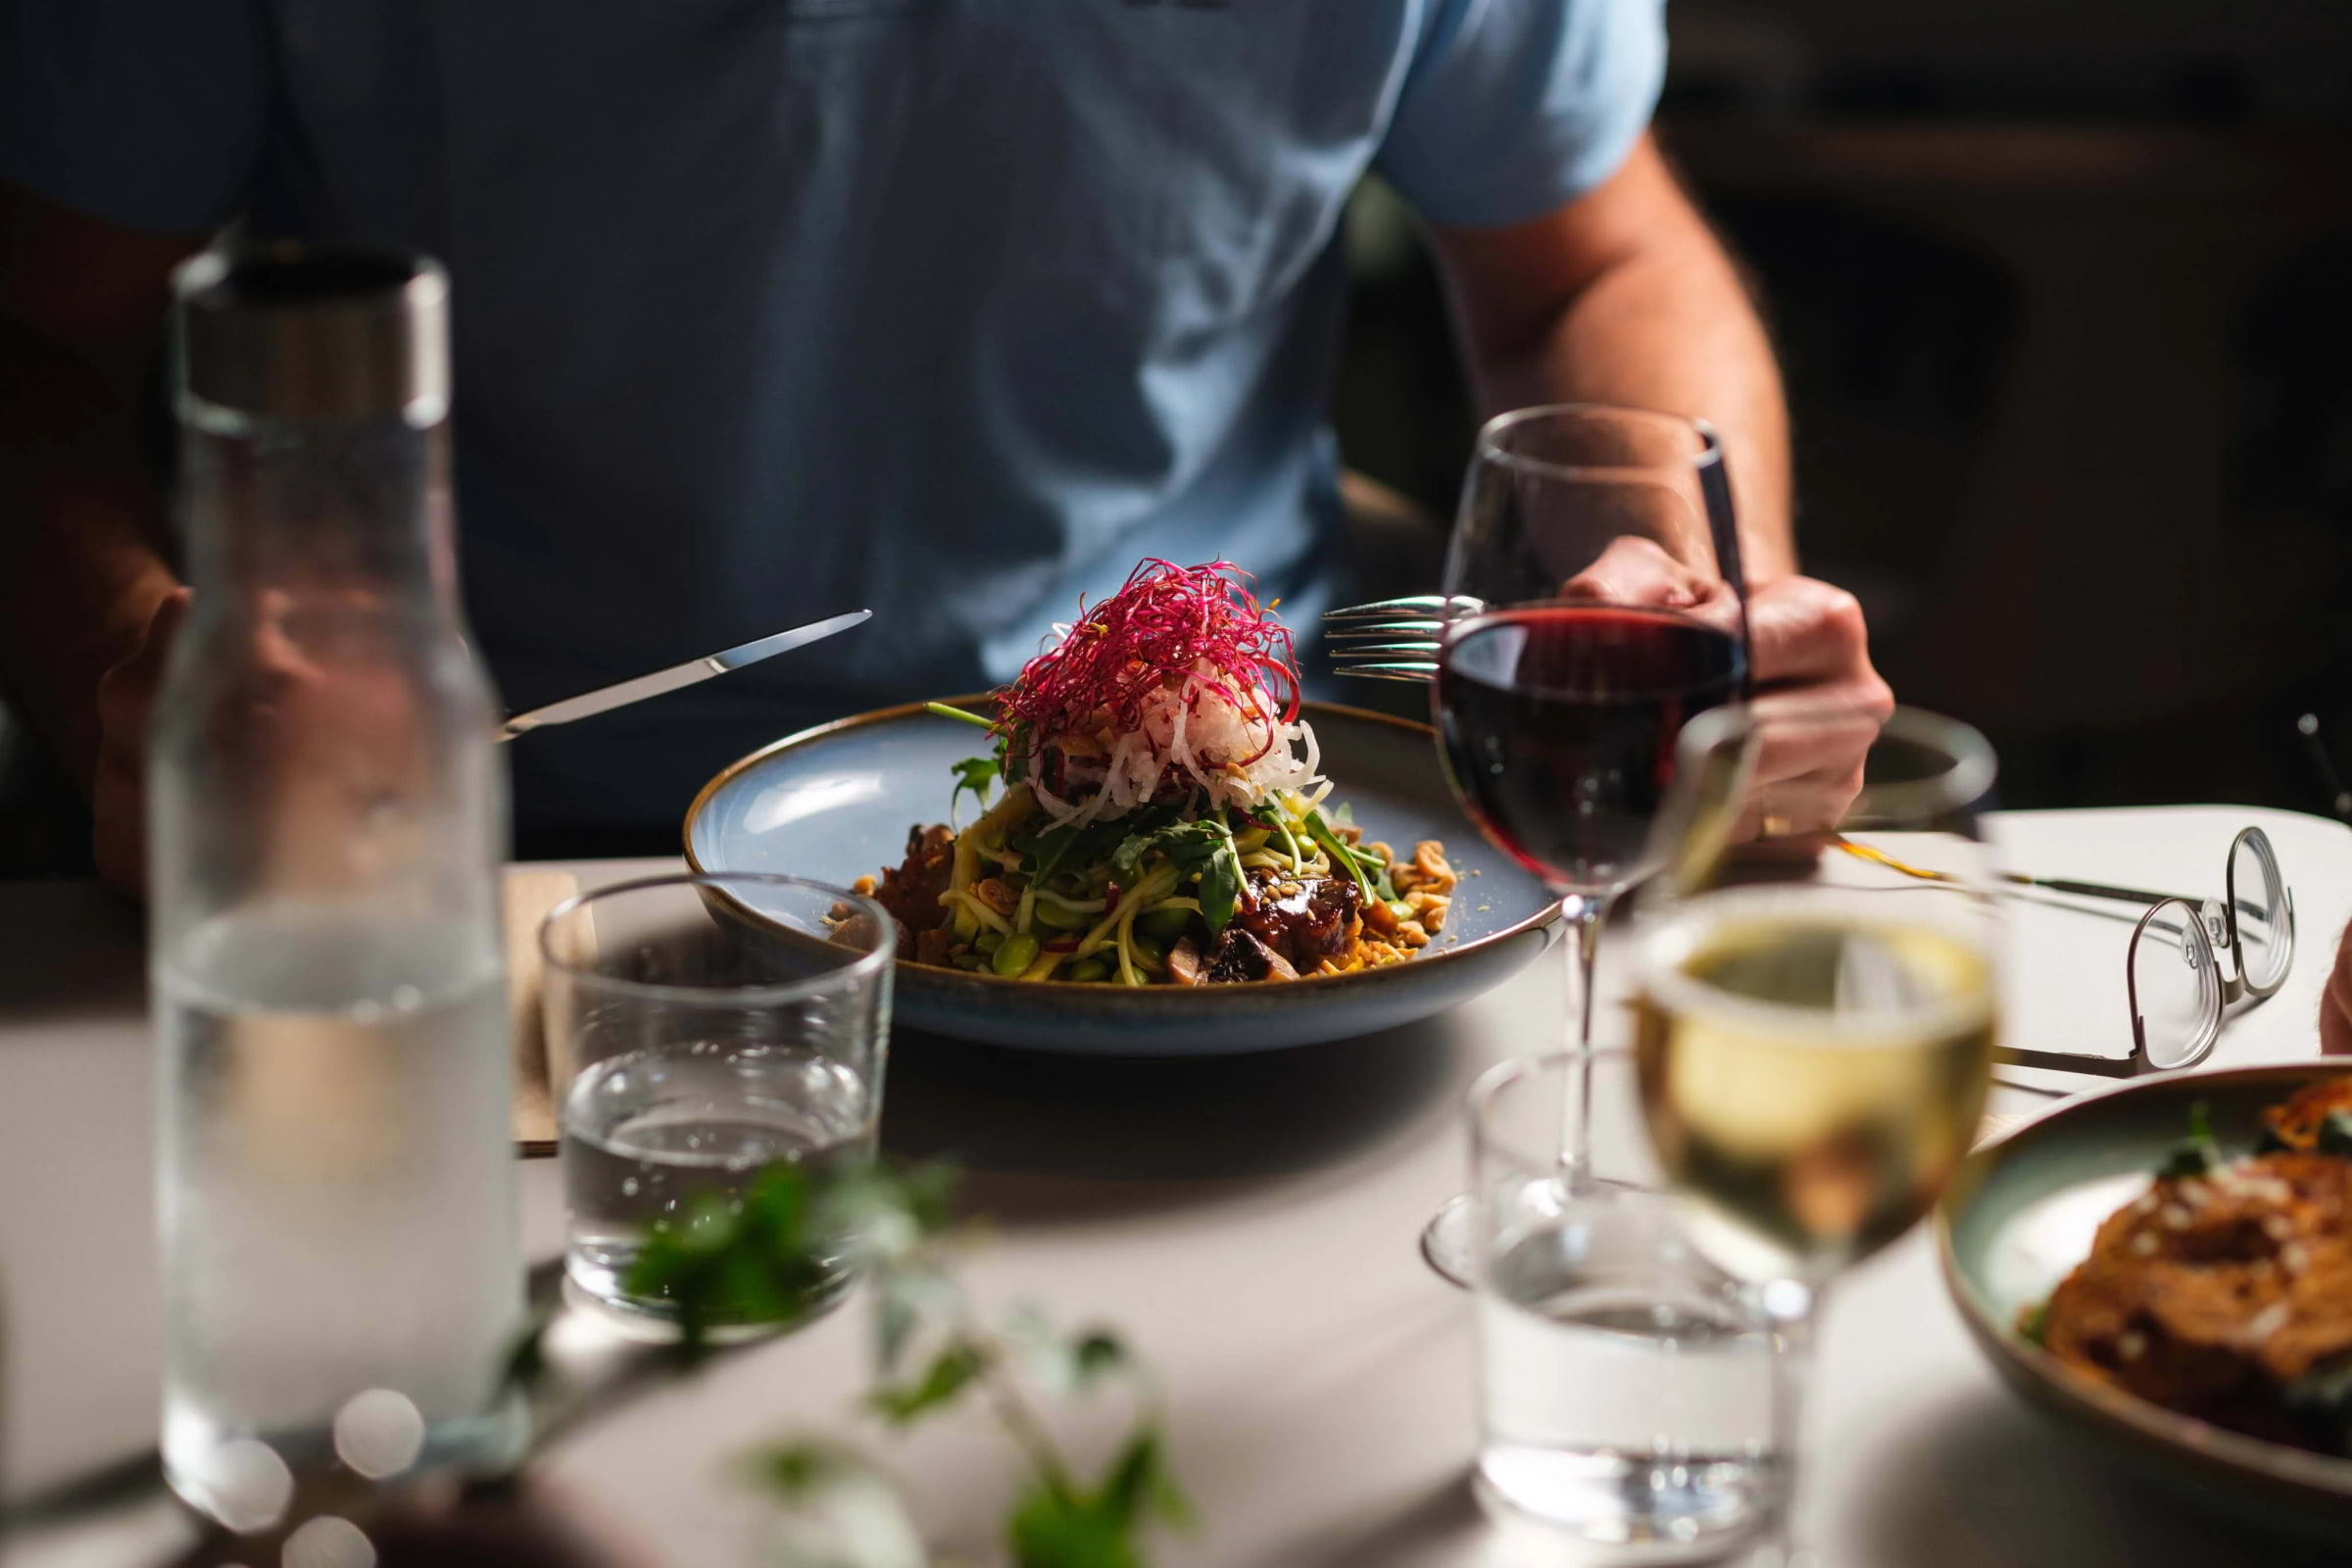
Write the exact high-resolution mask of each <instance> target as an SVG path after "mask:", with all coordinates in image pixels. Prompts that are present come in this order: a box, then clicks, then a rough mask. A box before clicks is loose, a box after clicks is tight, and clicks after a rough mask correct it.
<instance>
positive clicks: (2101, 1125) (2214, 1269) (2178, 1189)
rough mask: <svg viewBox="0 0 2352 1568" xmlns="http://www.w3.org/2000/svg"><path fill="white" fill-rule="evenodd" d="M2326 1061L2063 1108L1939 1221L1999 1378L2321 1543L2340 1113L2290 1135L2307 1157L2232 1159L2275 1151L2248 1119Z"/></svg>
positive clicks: (2307, 1091)
mask: <svg viewBox="0 0 2352 1568" xmlns="http://www.w3.org/2000/svg"><path fill="white" fill-rule="evenodd" d="M2345 1072H2346V1069H2345V1068H2344V1067H2343V1066H2342V1065H2341V1064H2321V1063H2297V1064H2293V1065H2280V1066H2268V1067H2243V1068H2236V1069H2233V1070H2229V1071H2221V1072H2202V1073H2180V1074H2176V1075H2172V1076H2169V1077H2161V1078H2143V1079H2141V1080H2139V1081H2138V1082H2136V1083H2133V1084H2131V1085H2130V1086H2128V1087H2124V1088H2119V1089H2115V1090H2110V1091H2107V1092H2104V1093H2101V1094H2097V1095H2093V1096H2090V1097H2088V1098H2086V1099H2082V1100H2076V1101H2070V1102H2068V1103H2065V1104H2062V1105H2059V1106H2056V1107H2054V1108H2053V1109H2051V1110H2048V1111H2046V1112H2044V1113H2042V1114H2041V1115H2039V1116H2037V1117H2035V1118H2034V1120H2033V1121H2031V1122H2029V1123H2027V1124H2026V1125H2024V1126H2022V1127H2020V1128H2018V1129H2017V1130H2015V1131H2014V1132H2011V1133H2008V1134H2006V1135H2005V1136H2003V1137H2002V1138H2000V1139H1998V1140H1997V1141H1995V1142H1993V1143H1991V1144H1987V1145H1986V1146H1985V1147H1984V1148H1982V1149H1980V1150H1978V1151H1977V1152H1975V1153H1974V1154H1972V1155H1971V1156H1970V1157H1969V1160H1968V1163H1967V1165H1966V1166H1964V1167H1963V1169H1962V1172H1961V1175H1960V1178H1959V1180H1958V1181H1956V1182H1955V1183H1954V1184H1953V1187H1952V1190H1951V1191H1950V1193H1949V1194H1947V1195H1946V1197H1945V1199H1944V1201H1943V1204H1942V1206H1941V1208H1940V1209H1939V1210H1938V1221H1937V1224H1938V1228H1939V1231H1940V1233H1941V1242H1942V1252H1943V1269H1944V1281H1945V1284H1946V1287H1947V1288H1948V1289H1949V1291H1950V1293H1951V1296H1952V1299H1953V1301H1954V1303H1955V1304H1956V1305H1958V1307H1959V1308H1960V1314H1961V1317H1962V1318H1963V1320H1964V1321H1965V1322H1966V1323H1967V1325H1968V1328H1969V1331H1970V1333H1971V1335H1972V1336H1973V1337H1974V1338H1975V1339H1976V1341H1977V1344H1978V1346H1979V1347H1980V1348H1983V1350H1984V1351H1985V1355H1986V1356H1987V1357H1988V1358H1989V1359H1990V1360H1991V1362H1992V1364H1993V1366H1994V1367H1995V1368H1996V1369H1997V1370H1998V1371H1999V1372H2000V1373H2001V1375H2002V1376H2003V1377H2004V1378H2005V1379H2007V1380H2008V1382H2009V1383H2010V1385H2011V1386H2012V1387H2013V1388H2015V1389H2017V1390H2018V1391H2019V1392H2020V1393H2022V1394H2023V1395H2025V1396H2026V1397H2028V1398H2029V1399H2031V1400H2032V1401H2033V1402H2034V1403H2035V1404H2037V1405H2039V1406H2040V1407H2042V1408H2043V1409H2045V1410H2047V1411H2049V1412H2051V1413H2053V1414H2055V1415H2057V1416H2059V1417H2061V1418H2063V1419H2065V1420H2066V1421H2068V1422H2069V1423H2070V1424H2071V1425H2072V1426H2073V1427H2074V1429H2075V1430H2076V1431H2077V1432H2079V1433H2081V1434H2082V1435H2083V1436H2084V1437H2086V1438H2088V1439H2090V1440H2092V1441H2094V1442H2096V1443H2098V1444H2100V1445H2101V1446H2103V1447H2105V1448H2106V1449H2107V1450H2108V1451H2110V1452H2111V1453H2113V1454H2114V1455H2116V1456H2117V1457H2118V1458H2120V1459H2124V1460H2126V1461H2128V1462H2131V1463H2132V1464H2134V1465H2136V1466H2137V1467H2138V1468H2140V1469H2141V1470H2143V1471H2152V1472H2154V1473H2155V1474H2156V1475H2157V1476H2159V1477H2161V1478H2164V1479H2166V1480H2168V1481H2172V1482H2177V1483H2182V1484H2184V1486H2185V1488H2186V1490H2187V1491H2188V1492H2189V1493H2191V1494H2192V1495H2201V1496H2205V1497H2208V1498H2211V1499H2212V1500H2215V1501H2217V1502H2221V1503H2224V1504H2226V1505H2228V1506H2229V1507H2231V1508H2233V1509H2235V1510H2237V1511H2239V1512H2242V1513H2243V1514H2245V1515H2247V1516H2249V1517H2253V1518H2259V1519H2262V1520H2266V1521H2268V1522H2270V1523H2272V1524H2274V1525H2278V1524H2287V1525H2291V1526H2293V1527H2294V1528H2296V1529H2298V1530H2302V1531H2307V1532H2312V1533H2317V1534H2321V1535H2325V1536H2327V1537H2329V1538H2331V1539H2338V1540H2341V1539H2347V1538H2352V1456H2347V1450H2352V1329H2348V1328H2347V1327H2346V1324H2347V1316H2346V1310H2345V1305H2344V1302H2343V1299H2342V1297H2341V1294H2340V1292H2339V1291H2338V1290H2337V1289H2336V1286H2335V1283H2334V1282H2335V1281H2336V1280H2338V1279H2339V1278H2340V1277H2341V1276H2340V1275H2339V1274H2338V1273H2337V1272H2336V1271H2337V1270H2339V1269H2340V1268H2342V1267H2343V1266H2344V1263H2343V1258H2344V1247H2345V1243H2344V1240H2343V1226H2344V1222H2345V1217H2346V1207H2347V1205H2346V1204H2345V1202H2344V1196H2345V1194H2346V1193H2347V1192H2352V1170H2347V1169H2346V1168H2345V1165H2344V1161H2343V1158H2342V1153H2343V1152H2352V1111H2346V1110H2338V1111H2336V1112H2335V1114H2336V1115H2337V1116H2340V1117H2344V1118H2345V1120H2344V1123H2343V1125H2342V1126H2341V1127H2335V1128H2328V1127H2322V1128H2319V1129H2316V1130H2315V1129H2311V1128H2306V1129H2303V1130H2302V1131H2301V1132H2296V1133H2295V1135H2294V1139H2293V1141H2292V1146H2308V1145H2310V1144H2311V1142H2312V1138H2311V1137H2310V1136H2307V1135H2309V1134H2312V1133H2313V1132H2315V1131H2316V1132H2317V1133H2318V1135H2319V1150H2320V1151H2325V1152H2318V1151H2315V1152H2311V1153H2300V1154H2295V1155H2293V1156H2292V1157H2291V1158H2289V1159H2287V1160H2286V1161H2285V1162H2284V1163H2283V1164H2279V1165H2277V1166H2276V1167H2275V1168H2273V1167H2272V1166H2271V1165H2269V1164H2268V1163H2266V1162H2264V1161H2254V1162H2251V1163H2234V1162H2235V1161H2238V1160H2240V1159H2241V1158H2242V1157H2243V1156H2246V1155H2249V1154H2252V1153H2255V1152H2258V1151H2260V1150H2262V1149H2264V1148H2265V1147H2266V1146H2272V1147H2275V1146H2276V1143H2277V1140H2276V1139H2271V1138H2266V1137H2265V1128H2266V1126H2267V1125H2268V1124H2269V1122H2270V1121H2271V1119H2272V1117H2273V1116H2274V1115H2287V1114H2288V1110H2289V1106H2288V1103H2289V1102H2290V1100H2293V1099H2294V1097H2296V1096H2297V1095H2298V1093H2301V1094H2302V1095H2303V1096H2304V1099H2303V1100H2302V1101H2297V1102H2296V1103H2295V1108H2301V1107H2302V1106H2304V1105H2305V1104H2306V1103H2308V1102H2309V1101H2310V1100H2311V1099H2312V1098H2313V1097H2315V1096H2322V1095H2325V1096H2327V1097H2329V1098H2334V1097H2339V1096H2341V1095H2342V1094H2343V1093H2344V1086H2345V1085H2346V1082H2347V1081H2346V1077H2345ZM2314 1114H2316V1113H2314ZM2304 1119H2307V1120H2308V1119H2311V1117H2310V1115H2306V1117H2305V1118H2304ZM2287 1126H2288V1129H2289V1131H2290V1132H2294V1127H2293V1123H2292V1120H2291V1118H2290V1120H2289V1122H2288V1123H2287ZM2292 1146H2290V1147H2292ZM2160 1175H2161V1176H2163V1177H2167V1178H2169V1179H2161V1180H2160V1179H2159V1178H2160ZM2326 1448H2332V1449H2333V1450H2334V1451H2321V1450H2323V1449H2326Z"/></svg>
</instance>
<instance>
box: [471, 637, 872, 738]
mask: <svg viewBox="0 0 2352 1568" xmlns="http://www.w3.org/2000/svg"><path fill="white" fill-rule="evenodd" d="M873 616H874V613H873V612H872V611H870V610H853V611H851V612H849V613H847V614H842V615H832V616H828V617H827V618H825V619H823V620H812V621H810V622H809V624H808V625H806V626H795V627H793V628H792V629H791V630H790V631H780V632H776V633H774V634H773V635H771V636H767V637H760V638H756V639H755V640H753V641H751V642H748V643H739V644H737V645H736V646H735V647H733V648H723V649H721V650H719V651H718V652H717V653H715V654H705V655H704V656H703V657H702V658H700V659H689V660H688V661H686V662H684V663H683V664H672V665H670V666H669V667H668V668H667V669H657V670H655V671H654V672H653V673H652V674H650V675H638V676H634V677H632V678H630V679H628V680H624V681H618V682H616V683H614V684H613V685H611V686H599V687H598V688H596V690H594V691H591V692H582V693H580V694H579V695H578V696H577V697H566V698H564V700H563V701H562V702H559V703H549V704H547V705H546V706H545V707H542V708H534V709H531V710H529V711H527V712H521V713H515V714H514V715H513V716H511V717H509V718H508V719H507V720H506V721H505V722H503V723H501V724H500V725H499V726H498V738H499V739H500V740H502V741H511V740H513V739H514V738H515V736H517V735H520V734H523V733H524V732H525V731H528V730H534V729H539V728H542V727H543V726H545V725H549V724H568V723H570V722H571V721H572V720H573V719H575V718H586V717H588V716H589V715H590V714H593V713H609V712H611V711H613V709H615V708H626V707H628V706H629V705H630V704H631V703H642V702H644V701H645V700H646V699H647V698H649V697H660V696H662V695H663V694H664V693H667V692H674V691H677V690H678V689H679V688H681V687H685V686H692V685H694V684H695V683H696V682H698V681H706V680H709V679H710V678H711V676H713V675H724V674H725V673H726V672H727V671H728V670H730V669H741V668H743V666H744V665H746V664H757V663H759V662H760V661H761V660H763V659H773V658H775V657H776V655H778V654H783V653H790V652H791V651H792V650H793V649H795V648H806V647H807V646H808V645H809V644H810V643H813V642H819V641H822V640H823V639H824V638H827V637H830V636H832V635H833V634H834V633H835V632H843V631H848V630H849V629H850V628H851V627H852V626H861V625H863V624H865V622H867V621H869V620H871V619H873Z"/></svg>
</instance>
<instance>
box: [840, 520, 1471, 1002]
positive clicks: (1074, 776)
mask: <svg viewBox="0 0 2352 1568" xmlns="http://www.w3.org/2000/svg"><path fill="white" fill-rule="evenodd" d="M1249 582H1250V579H1249V578H1248V576H1247V574H1246V573H1244V572H1242V571H1241V570H1240V569H1239V568H1238V567H1236V566H1234V565H1233V564H1231V563H1228V562H1222V561H1220V562H1212V563H1210V564H1206V565H1201V566H1179V565H1176V564H1172V563H1170V562H1165V561H1147V562H1145V563H1144V564H1141V565H1140V566H1138V567H1137V568H1136V569H1135V571H1134V572H1133V573H1132V574H1131V575H1130V576H1129V577H1128V579H1127V582H1126V585H1125V586H1124V587H1122V588H1121V589H1120V590H1119V591H1118V592H1117V593H1116V594H1114V595H1112V596H1111V597H1110V598H1108V599H1105V600H1103V601H1102V602H1101V603H1100V604H1097V605H1095V606H1093V607H1092V608H1088V607H1087V606H1085V605H1084V604H1083V603H1082V604H1081V606H1080V614H1079V618H1078V620H1077V621H1076V622H1075V623H1073V624H1071V625H1067V626H1056V627H1055V628H1054V639H1053V641H1052V644H1051V646H1049V647H1047V648H1046V649H1045V651H1044V652H1042V653H1040V654H1039V655H1038V657H1037V658H1035V659H1034V660H1032V661H1030V662H1029V663H1028V665H1027V666H1026V667H1025V668H1023V669H1022V671H1021V673H1020V675H1019V676H1018V678H1016V679H1015V680H1014V681H1013V682H1012V683H1011V684H1010V685H1009V686H1006V687H1005V688H1004V689H1003V690H1001V691H999V692H997V693H996V694H995V696H994V698H993V700H992V707H993V709H994V712H993V715H983V714H974V713H968V712H965V711H962V710H960V709H954V708H947V707H944V706H939V705H934V711H936V712H939V713H941V714H943V715H945V716H947V717H951V718H957V719H962V720H964V721H966V722H969V723H973V724H976V725H980V726H983V727H985V728H986V729H987V730H988V732H989V734H990V735H991V736H992V737H993V739H994V747H993V749H992V751H991V752H990V754H989V755H987V756H981V757H974V758H972V759H970V760H966V761H963V762H960V763H957V764H956V767H955V769H954V772H955V775H956V780H955V784H954V787H953V789H952V790H951V792H950V795H949V802H948V809H949V815H950V818H951V822H950V823H949V824H941V825H934V826H928V827H926V826H922V825H920V824H918V825H917V826H916V827H915V828H914V829H913V830H912V831H911V832H910V833H909V834H908V837H907V858H906V861H905V863H904V864H902V865H899V866H896V867H893V868H890V869H887V870H884V871H883V872H882V873H881V874H880V876H879V878H866V879H863V880H862V881H861V882H860V883H859V891H860V892H867V893H871V894H872V895H873V896H874V897H875V898H876V899H877V900H878V901H879V902H880V903H881V904H882V905H883V907H886V908H888V909H889V910H890V912H891V913H892V914H893V915H895V916H896V917H897V918H898V920H899V921H900V922H901V924H902V925H903V926H904V927H905V928H906V932H907V938H908V940H907V943H906V944H905V946H904V947H903V948H902V951H903V952H905V953H907V955H909V956H911V957H912V959H913V960H914V961H915V962H918V963H927V964H937V965H943V966H947V967H952V968H957V969H964V970H970V971H974V972H984V973H990V974H995V975H1000V976H1003V977H1005V978H1015V979H1024V980H1054V981H1067V982H1077V983H1089V982H1091V983H1096V984H1113V985H1126V986H1145V985H1204V984H1219V983H1230V982H1241V981H1263V980H1296V979H1299V978H1301V977H1304V976H1313V975H1329V974H1346V973H1349V972H1352V971H1356V970H1361V969H1367V968H1373V967H1377V966H1379V965H1382V964H1390V963H1397V962H1400V961H1402V960H1403V959H1405V958H1407V957H1409V956H1411V955H1412V953H1413V952H1414V951H1415V950H1416V949H1419V948H1423V947H1426V946H1428V944H1429V942H1430V939H1431V936H1432V935H1433V934H1434V933H1436V932H1438V931H1440V930H1442V929H1443V927H1444V925H1445V921H1446V910H1447V908H1448V907H1449V904H1450V900H1451V895H1452V893H1453V888H1454V872H1453V869H1452V867H1451V866H1449V865H1448V864H1447V863H1446V855H1445V847H1444V846H1443V845H1442V844H1440V843H1438V842H1436V841H1435V840H1429V841H1424V842H1422V843H1420V844H1418V845H1416V846H1415V847H1414V850H1413V853H1412V855H1411V856H1410V857H1409V858H1408V857H1403V856H1400V855H1398V854H1397V853H1395V852H1393V851H1392V850H1391V849H1390V847H1389V846H1387V845H1385V844H1379V843H1366V842H1364V840H1363V836H1362V834H1361V832H1360V831H1359V830H1358V829H1357V827H1356V826H1355V824H1354V822H1353V821H1352V820H1351V819H1350V815H1349V812H1348V808H1347V807H1345V806H1334V805H1332V804H1331V802H1330V797H1331V792H1332V783H1331V781H1330V780H1329V779H1327V778H1324V777H1323V776H1322V774H1321V772H1320V770H1319V763H1320V755H1319V752H1318V749H1317V747H1316V744H1315V735H1314V730H1313V727H1312V726H1311V725H1309V724H1307V723H1306V722H1304V721H1303V720H1302V719H1300V718H1299V668H1298V663H1297V661H1296V656H1295V654H1294V653H1293V650H1292V644H1291V634H1290V632H1289V631H1288V630H1286V629H1285V628H1284V627H1283V625H1282V624H1281V622H1280V621H1279V620H1277V619H1276V618H1275V617H1274V615H1273V613H1272V609H1273V607H1271V606H1260V605H1259V604H1258V602H1257V600H1256V598H1255V597H1254V596H1253V595H1252V594H1251V593H1250V587H1249ZM965 795H969V796H971V797H972V798H973V800H974V802H975V803H976V806H977V809H978V811H979V814H978V816H977V818H976V819H975V820H974V821H972V822H971V823H970V824H969V825H968V826H958V825H956V824H955V821H954V819H955V818H956V815H957V807H958V804H959V803H960V802H961V800H962V798H963V797H964V796H965Z"/></svg>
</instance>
